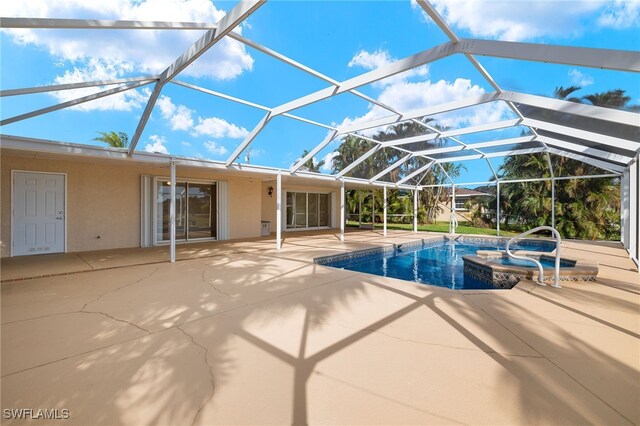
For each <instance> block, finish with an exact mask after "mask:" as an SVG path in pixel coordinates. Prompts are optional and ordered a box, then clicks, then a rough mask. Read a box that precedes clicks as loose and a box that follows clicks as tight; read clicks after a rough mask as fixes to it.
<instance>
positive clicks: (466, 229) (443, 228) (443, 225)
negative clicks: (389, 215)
mask: <svg viewBox="0 0 640 426" xmlns="http://www.w3.org/2000/svg"><path fill="white" fill-rule="evenodd" d="M347 226H356V227H357V226H358V222H352V221H348V222H347ZM376 229H382V224H381V223H376ZM387 229H403V230H405V231H412V230H413V224H411V223H388V224H387ZM418 231H429V232H447V233H448V232H449V222H436V223H431V224H428V225H420V224H418ZM456 233H458V234H476V235H496V230H495V229H491V228H477V227H475V226H472V225H469V224H468V222H460V225H458V227H457V228H456ZM514 235H517V233H516V232H509V231H502V230H501V231H500V236H503V237H509V236H514Z"/></svg>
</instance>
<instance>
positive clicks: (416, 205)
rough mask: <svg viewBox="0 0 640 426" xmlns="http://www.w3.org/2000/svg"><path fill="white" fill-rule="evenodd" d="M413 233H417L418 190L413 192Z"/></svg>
mask: <svg viewBox="0 0 640 426" xmlns="http://www.w3.org/2000/svg"><path fill="white" fill-rule="evenodd" d="M413 232H418V188H416V189H414V190H413Z"/></svg>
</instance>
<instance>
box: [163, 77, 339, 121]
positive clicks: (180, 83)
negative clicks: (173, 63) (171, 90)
mask: <svg viewBox="0 0 640 426" xmlns="http://www.w3.org/2000/svg"><path fill="white" fill-rule="evenodd" d="M170 83H173V84H177V85H178V86H183V87H186V88H188V89H193V90H197V91H199V92H202V93H207V94H209V95H213V96H216V97H219V98H221V99H226V100H229V101H232V102H236V103H239V104H242V105H246V106H250V107H253V108H256V109H260V110H262V111H267V112H271V108H269V107H266V106H264V105H260V104H257V103H255V102H250V101H247V100H244V99H240V98H236V97H235V96H230V95H226V94H224V93H220V92H216V91H215V90H210V89H207V88H204V87H201V86H196V85H195V84H190V83H185V82H184V81H180V80H175V79H174V80H171V81H170ZM282 116H283V117H287V118H292V119H294V120H298V121H301V122H303V123H307V124H312V125H314V126H318V127H322V128H323V129H329V130H335V131H338V129H337V128H336V127H333V126H329V125H328V124H324V123H318V122H317V121H313V120H309V119H307V118H304V117H299V116H297V115H293V114H288V113H287V114H282Z"/></svg>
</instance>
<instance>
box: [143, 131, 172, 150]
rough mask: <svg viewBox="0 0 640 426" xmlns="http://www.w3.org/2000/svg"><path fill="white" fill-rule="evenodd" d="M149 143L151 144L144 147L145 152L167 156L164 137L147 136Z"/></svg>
mask: <svg viewBox="0 0 640 426" xmlns="http://www.w3.org/2000/svg"><path fill="white" fill-rule="evenodd" d="M149 141H151V143H148V144H146V145H145V147H144V150H145V151H147V152H157V153H160V154H169V150H168V149H167V147H166V146H165V144H166V143H167V139H166V138H165V137H164V136H158V135H151V136H149Z"/></svg>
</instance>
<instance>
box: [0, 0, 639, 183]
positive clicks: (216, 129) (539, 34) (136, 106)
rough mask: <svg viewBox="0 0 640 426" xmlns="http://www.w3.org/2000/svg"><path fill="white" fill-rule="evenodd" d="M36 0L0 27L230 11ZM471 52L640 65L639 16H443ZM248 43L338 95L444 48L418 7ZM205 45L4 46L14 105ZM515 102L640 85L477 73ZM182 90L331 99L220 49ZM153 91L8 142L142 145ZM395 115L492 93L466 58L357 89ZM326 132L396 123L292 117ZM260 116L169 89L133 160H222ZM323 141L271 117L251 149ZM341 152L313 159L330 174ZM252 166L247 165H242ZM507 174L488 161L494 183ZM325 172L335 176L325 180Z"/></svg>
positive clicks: (272, 14)
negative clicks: (530, 47) (579, 56)
mask: <svg viewBox="0 0 640 426" xmlns="http://www.w3.org/2000/svg"><path fill="white" fill-rule="evenodd" d="M92 3H93V2H85V1H80V0H30V1H28V2H27V1H21V2H11V3H6V4H3V12H2V13H3V16H29V17H50V18H91V19H127V20H178V21H199V22H216V21H218V20H219V19H220V17H222V16H223V14H224V13H225V11H228V10H230V9H231V8H233V6H234V5H235V2H210V1H209V0H136V1H130V0H108V1H106V0H105V1H101V2H96V3H99V5H98V4H95V5H94V4H92ZM433 4H434V5H435V6H436V7H437V8H438V10H439V11H440V13H441V14H442V15H443V16H444V17H445V19H446V20H447V22H449V24H450V25H451V26H452V27H453V29H454V31H455V32H456V33H457V34H458V35H459V36H460V37H469V38H487V39H499V40H511V41H527V42H541V43H547V44H562V45H571V46H588V47H599V48H609V49H626V50H638V49H639V48H640V28H639V27H640V1H532V2H531V1H519V0H512V1H502V2H501V1H463V0H461V1H440V0H439V1H434V2H433ZM239 31H240V32H241V33H242V35H244V36H245V37H248V38H250V39H252V40H254V41H256V42H258V43H261V44H263V45H265V46H267V47H269V48H271V49H273V50H276V51H278V52H280V53H282V54H284V55H286V56H288V57H289V58H292V59H294V60H296V61H298V62H300V63H302V64H304V65H307V66H309V67H311V68H313V69H315V70H317V71H319V72H322V73H323V74H325V75H327V76H329V77H331V78H333V79H335V80H338V81H342V80H345V79H348V78H351V77H354V76H356V75H359V74H361V73H363V72H366V71H369V70H371V69H374V68H376V67H378V66H380V65H383V64H385V63H388V62H390V61H393V60H396V59H401V58H404V57H406V56H410V55H412V54H415V53H417V52H419V51H422V50H425V49H428V48H430V47H433V46H435V45H438V44H440V43H444V42H446V41H448V39H447V38H446V36H445V35H444V34H443V33H442V32H441V31H440V30H439V28H438V27H437V26H436V25H435V24H434V23H433V22H431V21H430V19H429V18H428V17H426V15H424V13H423V12H422V10H421V9H420V8H419V7H417V5H415V4H413V3H412V2H410V1H406V2H405V1H350V2H339V1H322V2H314V1H305V2H303V1H271V2H268V3H267V4H266V5H264V6H262V7H261V8H260V9H258V10H257V12H255V13H254V14H253V15H252V16H251V17H250V18H249V20H248V21H247V22H246V23H245V24H243V25H242V27H241V28H240V29H239ZM201 34H202V33H201V32H198V31H165V32H162V31H135V32H134V31H106V30H105V31H76V30H65V31H45V30H4V31H3V32H2V38H1V48H2V51H1V55H2V67H1V76H0V78H1V82H2V87H3V89H10V88H21V87H31V86H40V85H49V84H61V83H70V82H76V81H82V80H102V79H112V78H120V77H128V76H139V75H150V74H154V73H159V72H160V71H162V70H163V69H164V68H165V67H166V66H167V65H169V64H170V63H171V62H172V61H173V60H174V59H175V58H176V57H177V56H179V55H180V54H181V53H182V51H184V50H185V49H186V48H187V47H188V46H189V45H190V44H191V43H193V42H194V41H195V40H196V39H197V38H198V37H200V35H201ZM479 60H480V62H481V63H482V64H483V65H484V66H485V68H486V69H487V70H488V71H489V73H490V74H491V75H492V76H493V77H494V79H495V80H496V81H497V82H498V83H499V84H500V86H501V87H502V88H503V89H505V90H514V91H522V92H526V93H532V94H539V95H545V96H550V95H552V93H553V90H554V88H555V87H556V86H565V87H566V86H569V85H574V84H575V85H580V86H582V87H583V89H582V90H581V91H579V92H577V93H576V95H586V94H590V93H595V92H602V91H606V90H610V89H616V88H621V89H625V90H626V91H627V94H628V95H630V96H631V97H632V103H636V104H638V103H640V79H639V77H638V76H637V75H634V74H632V73H624V72H612V71H602V70H596V69H587V68H580V67H572V66H562V65H550V64H539V63H529V62H524V61H514V60H507V59H497V58H485V57H482V58H479ZM178 79H179V80H182V81H185V82H188V83H192V84H196V85H199V86H202V87H206V88H208V89H211V90H214V91H218V92H222V93H226V94H229V95H232V96H236V97H239V98H242V99H245V100H248V101H251V102H255V103H258V104H261V105H264V106H267V107H275V106H277V105H279V104H282V103H285V102H287V101H290V100H292V99H295V98H297V97H299V96H302V95H305V94H308V93H311V92H314V91H316V90H319V89H322V88H324V87H327V83H325V82H323V81H322V80H319V79H317V78H316V77H313V76H311V75H308V74H306V73H304V72H302V71H300V70H297V69H295V68H292V67H290V66H288V65H286V64H284V63H282V62H279V61H277V60H276V59H274V58H271V57H269V56H267V55H265V54H263V53H261V52H258V51H256V50H254V49H253V48H251V47H247V46H244V45H242V44H239V43H237V42H235V41H231V40H225V41H224V42H222V43H220V44H219V45H217V46H215V47H214V48H212V49H211V50H210V51H209V52H207V53H206V54H205V55H203V56H202V57H201V58H200V59H199V60H198V61H197V62H195V63H194V64H193V65H192V66H190V67H189V68H188V69H186V70H185V71H184V72H183V73H182V74H181V75H180V76H179V77H178ZM150 89H151V86H145V87H144V88H139V89H136V90H132V91H128V92H125V93H123V94H120V95H117V96H113V97H109V98H104V99H102V100H98V101H94V102H90V103H86V104H82V105H80V106H79V107H76V108H75V109H67V110H62V111H57V112H53V113H50V114H46V115H43V116H39V117H36V118H32V119H29V120H25V121H22V122H18V123H15V124H11V125H8V126H4V127H3V128H2V129H1V131H2V133H5V134H13V135H20V136H28V137H36V138H46V139H53V140H59V141H67V142H74V143H84V144H96V142H94V141H92V139H93V138H94V137H96V136H97V132H99V131H104V132H106V131H111V130H115V131H123V132H126V133H127V134H129V135H130V136H131V135H133V133H134V131H135V128H136V125H137V121H138V119H139V117H140V115H141V113H142V110H143V109H144V106H145V104H146V99H147V97H148V94H149V91H150ZM359 90H361V91H362V92H363V93H365V94H367V95H369V96H371V97H373V98H376V99H378V100H380V101H383V102H385V103H387V104H389V105H391V106H393V107H395V108H397V109H399V110H403V111H406V110H412V109H416V108H421V107H425V106H429V105H434V104H438V103H442V102H447V101H451V100H455V99H461V98H465V97H468V96H472V95H476V94H481V93H485V92H490V91H492V89H491V87H490V86H489V85H488V84H487V83H486V82H485V81H484V80H483V79H482V77H481V76H480V75H479V74H478V72H477V71H476V70H475V69H474V68H473V67H472V66H471V65H470V63H469V62H468V61H467V60H465V58H464V57H460V56H454V57H449V58H446V59H443V60H441V61H438V62H435V63H432V64H429V65H428V66H423V67H419V68H417V69H414V70H412V71H410V72H408V73H405V74H402V75H400V76H395V77H392V78H389V79H386V80H383V81H381V82H377V83H374V84H371V85H367V86H364V87H361V88H360V89H359ZM92 91H96V89H78V90H73V91H65V92H58V93H51V94H36V95H26V96H19V97H9V98H6V97H5V98H2V99H1V105H0V106H1V108H2V118H8V117H11V116H14V115H17V114H21V113H24V112H28V111H31V110H34V109H38V108H42V107H46V106H49V105H53V104H55V103H58V102H62V101H66V100H69V99H74V98H77V97H81V96H84V95H86V94H88V93H91V92H92ZM293 113H294V114H296V115H300V116H302V117H305V118H308V119H312V120H315V121H318V122H322V123H325V124H329V125H337V126H340V125H344V124H348V123H352V122H358V121H363V120H368V119H372V118H378V117H381V116H385V115H389V113H388V112H385V111H383V110H381V109H380V108H378V107H375V106H372V105H370V104H369V103H368V102H367V101H365V100H362V99H360V98H358V97H356V96H354V95H351V94H343V95H340V96H338V97H336V98H333V99H328V100H325V101H321V102H318V103H316V104H313V105H310V106H307V107H304V108H300V109H299V110H296V111H293ZM263 115H264V112H262V111H260V110H257V109H254V108H251V107H248V106H244V105H240V104H236V103H233V102H230V101H227V100H223V99H219V98H216V97H213V96H211V95H207V94H203V93H200V92H196V91H193V90H190V89H187V88H184V87H181V86H177V85H173V84H168V85H167V86H165V88H164V90H163V92H162V96H161V97H160V99H159V101H158V103H157V105H156V107H155V109H154V110H153V113H152V117H151V119H150V121H149V123H148V125H147V127H146V129H145V132H144V134H143V136H142V138H141V140H140V142H139V144H138V149H140V150H150V151H157V152H164V153H171V154H175V155H181V156H188V157H201V158H208V159H214V160H225V159H226V158H228V156H229V155H230V153H231V152H233V151H234V149H235V148H236V147H237V146H238V145H239V144H240V143H241V142H242V140H243V138H244V137H245V136H246V134H247V133H248V132H250V131H251V129H252V128H253V127H254V126H255V125H256V124H257V123H258V121H259V120H260V118H261V117H262V116H263ZM512 117H513V116H512V114H511V112H510V111H509V110H508V108H506V107H505V105H504V104H502V103H491V104H487V105H484V106H482V107H478V108H472V109H469V110H464V111H460V112H458V113H455V114H449V115H445V116H439V117H437V122H438V123H439V124H441V125H443V126H447V127H451V128H456V127H466V126H470V125H475V124H482V123H484V122H487V121H493V120H497V119H507V118H512ZM517 133H518V131H517V130H508V131H502V132H492V133H490V134H489V133H486V134H482V133H480V134H476V135H473V136H467V138H466V139H465V140H464V141H465V142H471V143H472V142H478V141H483V140H489V139H490V138H505V137H512V136H517V135H518V134H517ZM326 134H327V130H326V129H322V128H319V127H315V126H312V125H309V124H305V123H300V122H298V121H294V120H291V119H288V118H285V117H276V118H275V119H274V120H272V121H271V122H270V123H269V125H268V126H267V127H266V128H265V130H263V131H262V132H261V133H260V135H259V136H258V137H257V138H256V140H255V141H254V142H253V143H252V145H251V148H250V149H251V151H250V153H249V156H250V162H251V163H252V164H260V165H268V166H274V167H289V166H290V165H291V164H292V163H293V162H294V161H295V160H296V159H297V158H299V157H300V154H301V153H302V151H303V150H305V149H307V150H311V149H312V148H314V147H315V146H316V145H317V144H318V143H319V142H320V141H321V140H322V139H323V138H324V137H325V136H326ZM337 143H338V142H336V143H333V144H330V145H329V146H328V147H327V148H326V149H324V150H323V151H321V152H320V153H319V154H318V156H317V159H318V160H321V159H323V158H324V159H325V160H326V162H327V163H326V164H327V165H328V164H330V159H331V156H332V155H331V153H332V152H333V151H334V150H335V148H336V146H337ZM245 156H246V153H245V154H243V155H242V159H244V157H245ZM500 161H501V159H499V158H497V159H494V160H492V163H493V164H494V166H495V167H497V166H499V164H500ZM465 167H466V169H467V171H466V172H465V173H464V176H463V177H462V178H461V180H463V181H479V180H486V179H487V178H489V176H490V171H489V168H488V166H487V165H486V162H484V161H470V162H467V163H465ZM327 171H328V170H327Z"/></svg>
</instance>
